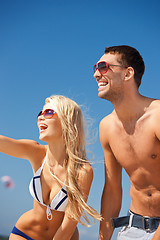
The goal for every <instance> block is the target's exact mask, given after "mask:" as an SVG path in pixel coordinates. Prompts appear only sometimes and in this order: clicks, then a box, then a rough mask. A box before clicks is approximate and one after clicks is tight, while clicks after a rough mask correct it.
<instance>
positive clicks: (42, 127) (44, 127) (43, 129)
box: [39, 124, 48, 133]
mask: <svg viewBox="0 0 160 240" xmlns="http://www.w3.org/2000/svg"><path fill="white" fill-rule="evenodd" d="M47 128H48V126H47V125H45V124H39V131H40V133H41V132H44V131H45V130H46V129H47Z"/></svg>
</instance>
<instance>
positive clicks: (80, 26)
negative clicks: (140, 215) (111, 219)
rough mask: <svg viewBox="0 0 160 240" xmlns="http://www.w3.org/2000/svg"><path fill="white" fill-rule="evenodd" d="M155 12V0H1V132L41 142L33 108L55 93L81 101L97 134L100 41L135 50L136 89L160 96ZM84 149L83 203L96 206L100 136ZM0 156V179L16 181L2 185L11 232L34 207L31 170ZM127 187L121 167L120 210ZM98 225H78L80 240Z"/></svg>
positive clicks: (6, 228) (105, 106)
mask: <svg viewBox="0 0 160 240" xmlns="http://www.w3.org/2000/svg"><path fill="white" fill-rule="evenodd" d="M159 11H160V2H159V1H158V0H153V1H149V0H140V1H139V0H134V1H133V0H131V1H127V0H124V1H120V0H115V1H106V0H101V1H95V0H92V1H84V0H81V1H76V0H74V1H72V0H0V83H1V92H0V103H1V104H0V106H1V110H0V112H1V114H0V120H1V122H0V133H1V134H4V135H6V136H9V137H13V138H16V139H19V138H28V139H34V140H36V141H38V142H40V141H39V138H38V129H37V126H36V116H37V113H38V112H39V111H40V110H41V109H42V107H43V104H44V100H45V98H46V97H48V96H50V95H52V94H61V95H65V96H68V97H70V98H72V99H74V100H75V101H76V102H77V103H79V104H80V105H81V106H82V109H83V111H84V114H85V115H86V116H87V118H88V117H90V118H91V119H92V120H90V123H92V127H91V130H92V132H91V136H92V137H94V136H96V132H97V131H98V125H99V122H100V120H101V119H102V118H103V117H104V116H106V115H107V114H109V113H110V112H111V111H112V110H113V106H112V104H111V103H110V102H108V101H105V100H102V99H99V98H98V95H97V93H98V91H97V89H98V88H97V84H96V81H95V80H94V78H93V76H92V66H93V65H94V64H95V63H96V62H97V61H98V60H99V58H100V57H101V55H102V54H103V53H104V49H105V47H106V46H113V45H122V44H125V45H130V46H133V47H135V48H137V49H138V50H139V51H140V53H141V54H142V56H143V58H144V61H145V65H146V71H145V74H144V77H143V80H142V85H141V87H140V92H141V94H142V95H147V96H149V97H153V98H159V87H160V77H159V69H160V67H159V55H160V47H159V43H160V30H159V29H160V15H159ZM104 134H105V133H104ZM88 149H89V150H91V151H92V152H93V153H94V164H93V168H94V180H93V184H92V188H91V192H90V196H89V200H88V202H89V203H90V205H92V206H93V207H94V208H96V209H97V210H98V211H99V210H100V200H101V194H102V189H103V184H104V168H103V151H102V148H101V145H100V142H99V139H98V137H94V141H93V144H92V145H90V146H88ZM0 161H1V168H0V177H2V176H4V175H9V176H11V177H12V179H13V180H14V182H15V188H14V189H13V190H9V189H5V188H4V186H3V184H2V183H1V182H0V199H1V204H0V216H1V218H0V234H9V233H10V231H11V229H12V227H13V226H14V224H15V223H16V221H17V220H18V218H19V216H20V215H21V214H22V213H24V212H25V211H27V210H29V209H31V208H32V205H33V199H32V197H31V196H30V194H29V191H28V184H29V182H30V179H31V177H32V169H31V166H30V164H29V163H28V162H27V161H26V160H22V159H16V158H13V157H10V156H6V155H4V154H2V153H0ZM126 161H127V156H126ZM129 186H130V184H129V180H128V177H127V176H126V174H125V173H124V172H123V187H124V192H123V205H122V211H121V215H123V214H125V213H126V211H127V210H128V209H129V205H130V196H129ZM98 228H99V224H98V223H96V224H95V225H93V226H92V227H91V228H89V229H88V228H85V227H82V226H80V225H79V231H80V240H82V239H83V240H88V239H97V238H98ZM112 239H115V235H114V236H113V238H112Z"/></svg>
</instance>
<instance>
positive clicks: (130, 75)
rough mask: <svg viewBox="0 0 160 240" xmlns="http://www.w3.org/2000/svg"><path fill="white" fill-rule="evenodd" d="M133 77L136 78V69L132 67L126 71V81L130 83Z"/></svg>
mask: <svg viewBox="0 0 160 240" xmlns="http://www.w3.org/2000/svg"><path fill="white" fill-rule="evenodd" d="M133 77H134V69H133V68H132V67H128V68H127V69H126V71H125V76H124V80H125V81H128V80H130V79H131V78H133Z"/></svg>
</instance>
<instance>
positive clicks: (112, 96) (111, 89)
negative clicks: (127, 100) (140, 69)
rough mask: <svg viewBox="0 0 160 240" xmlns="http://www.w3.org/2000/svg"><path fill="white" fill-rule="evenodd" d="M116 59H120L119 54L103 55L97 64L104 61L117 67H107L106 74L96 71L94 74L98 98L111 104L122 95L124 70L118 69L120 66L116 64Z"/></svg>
mask: <svg viewBox="0 0 160 240" xmlns="http://www.w3.org/2000/svg"><path fill="white" fill-rule="evenodd" d="M118 57H120V56H119V54H110V53H107V54H104V55H103V56H102V57H101V58H100V60H99V61H98V62H102V61H104V62H107V63H108V64H111V65H118V66H110V65H109V67H108V71H107V72H105V73H100V72H99V70H98V69H97V70H96V71H95V73H94V77H95V78H96V81H97V84H98V96H99V97H100V98H104V99H107V100H109V101H111V102H113V101H114V100H116V99H117V97H119V95H121V94H122V93H123V84H124V82H123V79H124V76H125V68H122V67H120V66H122V65H121V64H120V63H119V62H118Z"/></svg>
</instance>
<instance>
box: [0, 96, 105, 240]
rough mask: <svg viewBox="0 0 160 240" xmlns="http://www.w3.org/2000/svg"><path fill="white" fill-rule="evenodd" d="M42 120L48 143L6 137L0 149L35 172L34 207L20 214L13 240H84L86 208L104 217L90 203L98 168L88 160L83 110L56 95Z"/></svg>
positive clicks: (43, 136)
mask: <svg viewBox="0 0 160 240" xmlns="http://www.w3.org/2000/svg"><path fill="white" fill-rule="evenodd" d="M37 124H38V128H39V133H40V136H39V138H40V140H42V141H44V142H46V143H47V145H40V144H38V143H37V142H35V141H33V140H15V139H11V138H8V137H4V136H0V151H1V152H3V153H5V154H8V155H11V156H14V157H18V158H23V159H27V160H29V161H30V163H31V165H32V168H33V172H34V177H33V178H32V179H31V182H30V186H29V188H30V193H31V195H32V196H33V198H34V207H33V209H32V210H30V211H28V212H26V213H24V214H23V215H22V216H21V217H20V218H19V220H18V221H17V223H16V225H15V227H14V228H13V230H12V233H11V234H10V238H9V239H10V240H20V239H28V240H63V239H64V240H69V239H72V240H78V239H79V233H78V229H77V227H76V226H77V223H78V222H80V223H82V224H84V222H82V221H81V219H80V217H81V215H83V217H84V219H85V220H86V221H87V224H88V223H89V221H88V218H87V216H86V214H85V212H86V213H88V214H89V215H91V216H92V217H93V218H95V219H97V220H101V217H100V215H99V214H98V213H97V212H96V211H95V210H94V209H92V208H91V207H90V206H88V205H87V203H86V202H87V198H88V194H89V191H90V187H91V183H92V179H93V170H92V167H91V165H90V164H89V162H88V161H87V159H86V149H85V134H84V126H83V115H82V112H81V109H80V107H79V106H78V105H77V104H76V103H75V102H74V101H73V100H71V99H69V98H67V97H64V96H59V95H58V96H57V95H55V96H51V97H49V98H47V99H46V101H45V105H44V107H43V110H42V111H41V112H40V113H39V114H38V118H37ZM86 221H85V222H86Z"/></svg>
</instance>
